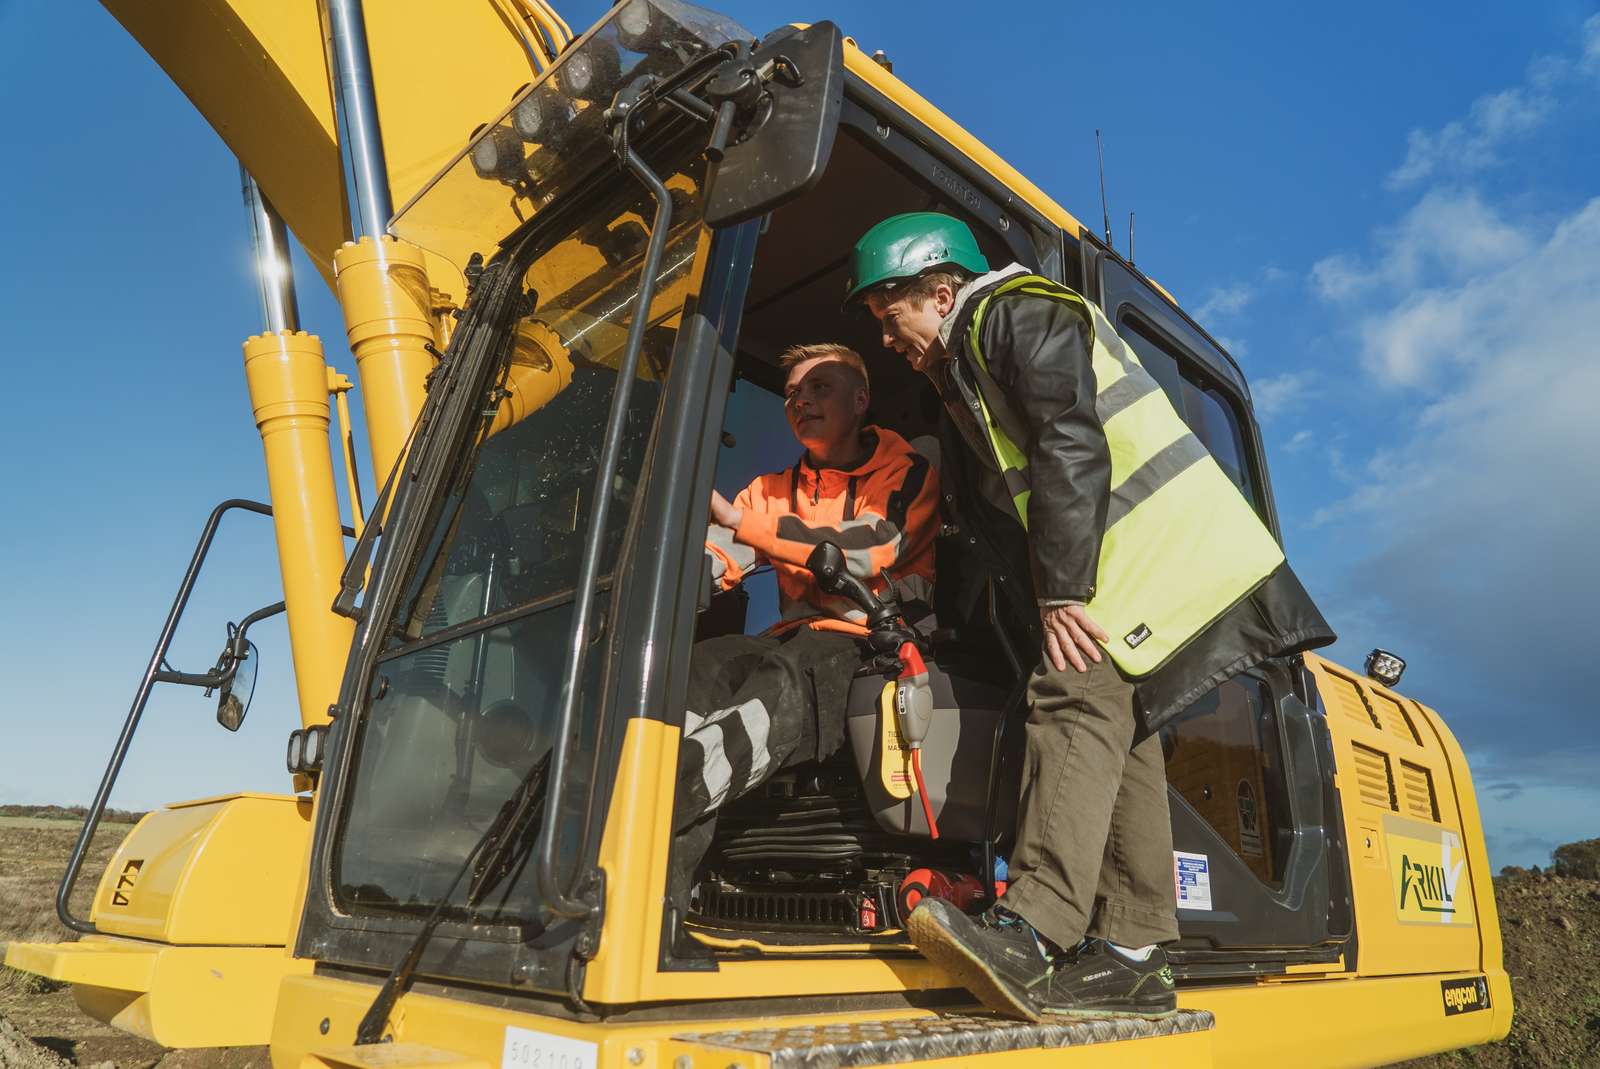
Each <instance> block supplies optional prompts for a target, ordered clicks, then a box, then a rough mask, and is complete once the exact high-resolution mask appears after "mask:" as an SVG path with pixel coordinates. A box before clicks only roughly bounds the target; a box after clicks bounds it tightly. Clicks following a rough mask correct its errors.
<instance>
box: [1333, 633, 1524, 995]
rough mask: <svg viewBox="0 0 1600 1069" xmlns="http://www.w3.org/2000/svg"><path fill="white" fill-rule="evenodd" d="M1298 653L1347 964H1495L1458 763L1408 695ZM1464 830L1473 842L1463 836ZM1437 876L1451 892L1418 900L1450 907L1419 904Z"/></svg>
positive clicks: (1482, 857)
mask: <svg viewBox="0 0 1600 1069" xmlns="http://www.w3.org/2000/svg"><path fill="white" fill-rule="evenodd" d="M1306 662H1307V664H1308V665H1309V666H1310V668H1311V670H1312V672H1313V674H1314V675H1315V677H1316V680H1317V689H1318V691H1319V692H1320V693H1321V695H1322V699H1323V703H1324V705H1325V707H1326V710H1327V714H1328V715H1327V720H1328V729H1329V731H1330V732H1331V733H1332V735H1333V742H1334V760H1335V762H1336V767H1337V770H1338V771H1337V782H1338V786H1339V795H1340V801H1341V804H1342V806H1343V808H1344V823H1345V830H1346V834H1347V835H1348V836H1349V839H1350V845H1351V849H1350V870H1351V872H1350V877H1351V893H1352V894H1353V896H1354V898H1355V908H1356V916H1357V929H1358V931H1359V932H1360V934H1361V946H1360V953H1359V955H1358V957H1357V969H1358V970H1359V972H1360V973H1361V974H1362V975H1363V976H1384V975H1394V974H1401V973H1421V972H1427V973H1436V972H1468V971H1472V970H1476V969H1479V968H1480V967H1482V965H1483V963H1485V962H1492V963H1493V964H1494V965H1495V966H1498V964H1499V956H1498V955H1495V956H1494V957H1493V958H1492V959H1490V958H1486V957H1485V956H1484V955H1483V948H1482V946H1481V945H1480V939H1479V926H1478V924H1477V923H1476V921H1477V920H1478V919H1480V917H1481V915H1482V914H1483V908H1484V907H1483V904H1482V903H1480V902H1479V901H1478V900H1479V899H1480V898H1488V899H1489V903H1488V909H1489V913H1488V915H1487V916H1488V918H1489V919H1491V920H1492V919H1493V902H1492V890H1490V889H1489V888H1487V886H1486V883H1485V881H1486V880H1487V875H1488V858H1487V855H1486V854H1485V853H1484V852H1482V849H1481V839H1482V832H1481V830H1480V829H1479V828H1478V825H1477V823H1476V817H1475V815H1474V820H1473V822H1471V823H1468V822H1466V821H1464V820H1463V819H1462V817H1463V815H1462V812H1461V808H1460V804H1459V800H1458V796H1459V795H1460V794H1462V793H1470V781H1469V780H1467V779H1465V778H1462V777H1458V776H1457V775H1456V772H1457V770H1458V769H1459V770H1460V771H1461V772H1463V773H1464V772H1465V765H1464V763H1460V762H1457V763H1454V764H1452V762H1451V761H1449V760H1448V758H1447V755H1446V752H1445V748H1444V746H1443V745H1442V743H1441V742H1440V738H1439V735H1438V732H1437V730H1436V722H1435V718H1433V717H1431V716H1427V715H1425V714H1424V713H1423V712H1422V710H1421V707H1420V706H1418V705H1417V704H1416V703H1415V702H1412V701H1410V700H1408V699H1405V698H1402V697H1400V696H1399V695H1397V694H1395V693H1394V692H1393V691H1390V690H1388V689H1387V688H1385V687H1383V686H1381V685H1380V684H1378V683H1375V682H1374V681H1372V680H1371V679H1368V678H1366V677H1365V676H1358V675H1356V674H1355V673H1354V672H1351V671H1349V670H1347V669H1344V668H1341V667H1339V666H1338V665H1335V664H1332V663H1330V662H1328V661H1325V660H1323V659H1322V658H1319V657H1315V656H1309V655H1308V656H1307V658H1306ZM1469 833H1471V834H1469ZM1472 835H1476V836H1477V837H1478V840H1479V843H1480V846H1479V848H1478V849H1477V850H1474V849H1473V847H1472V845H1471V844H1470V843H1469V841H1468V840H1469V839H1470V838H1471V836H1472ZM1413 865H1421V866H1423V867H1424V869H1425V870H1426V877H1427V878H1426V879H1425V880H1423V881H1420V882H1419V881H1418V880H1417V879H1416V878H1414V877H1413V876H1412V875H1411V866H1413ZM1402 867H1404V868H1405V869H1406V872H1405V873H1402ZM1440 869H1442V870H1444V871H1443V873H1442V875H1439V874H1437V873H1436V870H1440ZM1441 882H1448V884H1449V885H1450V899H1451V900H1450V901H1449V902H1448V903H1446V902H1444V901H1443V900H1435V899H1430V900H1429V901H1428V902H1427V903H1424V905H1426V906H1429V907H1433V908H1435V909H1441V910H1442V909H1443V908H1444V907H1445V906H1446V905H1448V906H1452V907H1454V908H1452V909H1449V910H1446V911H1442V912H1433V913H1428V912H1425V911H1423V910H1420V909H1418V908H1417V899H1416V895H1417V893H1418V891H1419V890H1421V889H1422V887H1421V884H1422V883H1426V884H1427V885H1429V887H1430V888H1437V886H1438V885H1439V884H1440V883H1441ZM1480 888H1481V889H1482V890H1480ZM1482 891H1488V892H1489V893H1488V894H1484V893H1482ZM1430 893H1432V892H1430ZM1403 900H1404V902H1403Z"/></svg>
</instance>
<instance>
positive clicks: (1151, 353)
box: [1117, 311, 1261, 512]
mask: <svg viewBox="0 0 1600 1069" xmlns="http://www.w3.org/2000/svg"><path fill="white" fill-rule="evenodd" d="M1117 333H1118V334H1120V335H1121V336H1122V340H1123V341H1125V342H1127V343H1128V344H1129V345H1130V346H1132V347H1133V351H1134V352H1135V353H1136V354H1137V355H1138V357H1139V362H1140V363H1141V364H1143V365H1144V369H1145V370H1146V371H1148V372H1149V373H1150V377H1151V378H1153V379H1155V380H1156V381H1157V382H1159V383H1160V384H1161V388H1162V389H1163V390H1165V391H1166V394H1167V399H1168V400H1170V401H1171V402H1172V407H1173V408H1176V409H1177V410H1178V414H1179V415H1180V416H1182V417H1183V419H1184V422H1186V423H1187V424H1189V429H1190V430H1192V431H1193V432H1194V434H1195V437H1197V438H1199V439H1200V441H1201V442H1203V443H1205V447H1206V448H1207V449H1208V450H1210V452H1211V456H1212V458H1213V459H1215V460H1216V462H1217V465H1218V466H1219V467H1221V468H1222V470H1223V471H1224V472H1225V473H1226V474H1227V476H1228V478H1229V479H1231V480H1232V481H1233V484H1234V485H1235V486H1237V487H1238V488H1239V492H1240V493H1242V494H1244V497H1245V500H1246V501H1248V502H1250V504H1251V506H1252V507H1253V508H1255V510H1256V511H1257V512H1260V511H1261V495H1260V494H1259V493H1258V492H1257V489H1256V485H1255V480H1254V478H1253V477H1252V475H1251V466H1250V460H1249V452H1248V450H1247V449H1246V447H1245V437H1244V431H1243V429H1242V427H1241V425H1240V420H1239V417H1238V414H1237V413H1236V411H1235V410H1234V407H1233V402H1232V401H1231V400H1229V398H1228V396H1227V394H1225V393H1223V392H1222V391H1221V390H1220V389H1219V388H1218V387H1217V386H1216V385H1215V384H1214V383H1212V382H1210V381H1208V379H1207V378H1206V376H1205V375H1204V373H1203V372H1201V371H1200V370H1199V369H1198V368H1197V367H1195V366H1194V361H1192V360H1180V359H1179V357H1178V354H1177V353H1176V352H1175V351H1174V346H1173V345H1172V344H1171V343H1169V342H1168V341H1167V340H1166V339H1165V338H1163V337H1162V336H1161V335H1160V333H1159V332H1158V331H1157V330H1156V329H1155V328H1154V327H1151V326H1150V325H1148V324H1146V323H1145V322H1144V321H1143V320H1142V319H1140V318H1139V316H1138V315H1137V314H1135V313H1133V312H1132V311H1124V312H1123V314H1122V315H1121V316H1120V317H1119V318H1118V321H1117Z"/></svg>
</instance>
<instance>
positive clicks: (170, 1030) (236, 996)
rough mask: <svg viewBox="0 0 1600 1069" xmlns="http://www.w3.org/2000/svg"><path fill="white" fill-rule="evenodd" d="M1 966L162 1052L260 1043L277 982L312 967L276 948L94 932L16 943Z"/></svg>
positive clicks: (268, 1029) (265, 1037) (269, 1027)
mask: <svg viewBox="0 0 1600 1069" xmlns="http://www.w3.org/2000/svg"><path fill="white" fill-rule="evenodd" d="M6 964H7V965H10V966H12V967H13V968H17V969H24V970H26V971H28V972H31V973H37V974H39V975H40V976H46V977H49V978H50V979H52V980H60V981H63V982H65V983H69V984H71V985H72V994H73V997H74V998H75V999H76V1000H77V1002H78V1005H79V1007H81V1008H82V1009H83V1011H84V1012H85V1013H87V1014H89V1015H90V1016H91V1017H95V1018H98V1019H99V1020H102V1021H105V1022H106V1023H107V1024H110V1025H112V1026H114V1027H116V1028H120V1029H122V1030H123V1031H125V1032H131V1033H133V1034H134V1035H137V1036H143V1037H144V1038H146V1039H149V1040H152V1041H153V1042H156V1043H160V1044H162V1045H163V1046H167V1047H242V1046H259V1045H261V1044H264V1043H266V1042H267V1041H268V1039H269V1038H270V1037H271V1034H272V1009H273V1005H274V1003H275V1002H276V1000H277V992H278V986H279V984H280V983H281V982H282V981H283V978H284V977H285V976H291V975H304V974H308V973H310V971H311V962H309V961H296V960H295V959H294V958H292V957H290V956H289V954H288V952H287V951H286V950H285V949H284V948H283V947H216V946H183V947H179V946H163V945H161V944H159V943H148V942H145V941H143V940H136V939H122V938H117V937H112V936H99V935H91V936H87V937H85V938H84V939H83V941H82V942H78V943H57V944H54V945H47V944H41V943H16V944H13V945H12V946H11V947H10V948H9V950H8V951H7V952H6Z"/></svg>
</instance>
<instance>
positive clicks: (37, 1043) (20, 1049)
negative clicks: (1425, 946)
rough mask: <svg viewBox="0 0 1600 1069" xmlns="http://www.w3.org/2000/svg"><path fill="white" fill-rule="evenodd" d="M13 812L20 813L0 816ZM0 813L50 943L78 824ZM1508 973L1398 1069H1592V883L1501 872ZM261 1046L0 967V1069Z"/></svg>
mask: <svg viewBox="0 0 1600 1069" xmlns="http://www.w3.org/2000/svg"><path fill="white" fill-rule="evenodd" d="M7 811H9V812H12V813H16V811H17V807H5V808H4V809H3V810H0V812H7ZM64 816H65V814H61V815H55V814H52V815H51V816H48V817H41V816H32V815H21V814H18V815H0V943H3V942H5V941H9V940H18V941H25V940H57V939H61V938H62V937H63V936H62V929H61V926H60V925H59V924H58V923H57V921H56V916H55V906H54V902H55V891H56V884H57V882H58V881H59V880H60V878H61V872H62V869H63V868H64V867H65V864H66V859H67V856H68V854H69V853H70V852H71V849H72V844H73V842H74V841H75V840H76V838H77V834H78V827H79V823H78V821H76V820H72V819H63V817H64ZM132 826H133V825H132V824H129V823H108V824H104V825H102V827H101V830H100V832H99V834H98V835H97V836H96V837H95V842H94V845H93V848H92V852H91V856H90V858H89V860H88V862H87V863H86V864H85V865H84V871H85V873H86V876H85V879H84V880H82V881H80V885H79V887H78V888H77V890H76V892H75V894H74V897H73V902H74V906H75V909H76V912H78V913H80V915H81V914H85V913H87V912H88V908H89V900H90V898H91V897H92V896H93V893H94V883H93V881H94V880H95V879H96V878H97V877H98V875H99V873H100V872H101V871H102V870H103V869H104V867H105V864H106V862H107V861H108V860H109V858H110V856H111V854H112V853H113V851H115V849H116V846H117V844H118V843H119V842H121V840H122V837H123V836H124V835H126V834H127V833H128V831H129V830H130V829H131V828H132ZM1495 896H1496V900H1497V901H1498V902H1499V906H1500V917H1501V928H1502V930H1503V932H1504V937H1505V960H1506V967H1507V969H1508V970H1509V971H1510V972H1511V977H1512V984H1513V987H1514V990H1515V992H1516V998H1517V1014H1516V1020H1515V1021H1514V1022H1513V1024H1512V1027H1511V1035H1510V1037H1509V1038H1508V1039H1507V1040H1506V1041H1505V1042H1503V1043H1497V1044H1494V1045H1492V1046H1488V1047H1477V1048H1470V1049H1467V1050H1459V1051H1453V1052H1451V1053H1449V1054H1443V1055H1438V1056H1436V1057H1433V1058H1424V1059H1419V1060H1417V1061H1412V1062H1407V1063H1406V1064H1405V1069H1462V1067H1466V1066H1473V1067H1484V1069H1569V1067H1593V1066H1600V963H1597V960H1596V958H1597V952H1600V880H1595V879H1582V878H1575V877H1572V876H1561V875H1557V874H1555V873H1554V872H1539V871H1537V870H1534V871H1532V872H1524V871H1521V870H1516V871H1509V872H1508V873H1506V874H1504V875H1502V876H1499V877H1497V878H1496V879H1495ZM269 1065H270V1062H269V1059H268V1058H267V1053H266V1050H265V1049H264V1048H259V1047H251V1048H234V1049H229V1050H204V1051H169V1050H167V1049H165V1048H163V1047H159V1046H157V1045H156V1044H154V1043H148V1042H146V1041H145V1040H142V1039H138V1038H136V1037H134V1036H130V1035H127V1034H126V1033H124V1032H119V1031H117V1030H116V1029H113V1028H110V1027H108V1026H106V1025H103V1024H101V1023H100V1022H98V1021H96V1020H93V1019H92V1018H90V1017H88V1016H86V1015H85V1014H83V1013H81V1012H79V1010H78V1007H77V1004H76V1003H75V1002H73V1000H72V993H71V991H70V990H68V989H66V988H64V987H57V986H55V985H52V984H49V983H47V982H43V981H40V980H39V979H38V978H37V977H32V976H29V975H27V974H24V973H18V972H15V971H14V970H10V969H6V970H3V971H0V1069H68V1067H93V1069H268V1067H269Z"/></svg>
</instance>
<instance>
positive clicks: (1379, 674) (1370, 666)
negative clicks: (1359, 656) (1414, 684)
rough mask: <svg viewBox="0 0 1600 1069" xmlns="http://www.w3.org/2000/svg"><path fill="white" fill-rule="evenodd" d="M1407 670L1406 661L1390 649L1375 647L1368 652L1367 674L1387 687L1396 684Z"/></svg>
mask: <svg viewBox="0 0 1600 1069" xmlns="http://www.w3.org/2000/svg"><path fill="white" fill-rule="evenodd" d="M1405 670H1406V662H1405V661H1404V660H1403V659H1401V658H1400V657H1397V656H1395V655H1394V654H1392V653H1390V652H1389V651H1388V650H1378V649H1375V650H1373V651H1372V652H1371V653H1369V654H1367V675H1369V676H1371V677H1372V678H1373V679H1376V680H1377V681H1378V682H1379V683H1382V684H1383V685H1384V686H1386V687H1393V686H1396V685H1397V684H1398V683H1399V682H1400V675H1401V673H1403V672H1404V671H1405Z"/></svg>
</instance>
